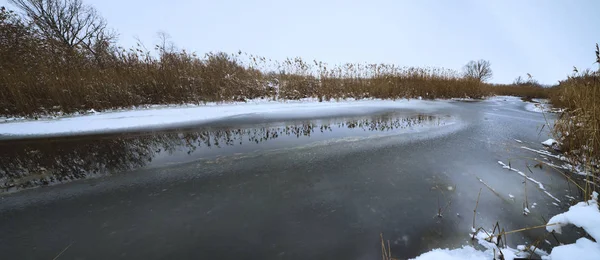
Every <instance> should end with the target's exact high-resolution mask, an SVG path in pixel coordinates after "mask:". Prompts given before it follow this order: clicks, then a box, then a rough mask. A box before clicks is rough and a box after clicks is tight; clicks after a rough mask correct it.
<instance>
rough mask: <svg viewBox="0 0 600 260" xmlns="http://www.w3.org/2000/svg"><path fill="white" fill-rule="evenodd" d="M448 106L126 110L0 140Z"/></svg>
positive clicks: (379, 103) (22, 130)
mask: <svg viewBox="0 0 600 260" xmlns="http://www.w3.org/2000/svg"><path fill="white" fill-rule="evenodd" d="M448 106H451V104H450V103H449V102H447V101H423V100H416V99H412V100H397V101H392V100H376V99H372V100H347V101H341V102H335V101H330V102H318V101H317V100H313V99H306V100H301V101H291V102H276V101H268V100H254V101H251V102H247V103H232V104H207V105H202V106H193V105H186V106H180V107H155V108H149V109H135V110H130V111H115V112H106V113H98V112H93V113H92V114H88V115H82V116H71V117H60V118H54V119H52V118H47V119H41V120H10V121H6V122H5V123H0V136H4V137H9V138H10V137H11V136H21V137H22V136H31V137H33V136H39V135H46V136H48V135H51V136H58V135H69V134H74V133H77V134H89V133H101V132H108V131H123V130H132V129H140V128H156V127H168V126H176V125H184V124H200V123H204V122H209V121H212V120H218V119H223V118H227V117H238V116H250V115H251V116H259V117H260V118H263V119H279V118H285V119H288V120H293V119H304V118H312V117H333V116H346V115H360V114H367V113H373V112H377V111H383V110H391V109H418V110H419V112H425V113H426V112H428V111H434V110H436V109H440V108H444V107H448Z"/></svg>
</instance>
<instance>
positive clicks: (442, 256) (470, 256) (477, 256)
mask: <svg viewBox="0 0 600 260" xmlns="http://www.w3.org/2000/svg"><path fill="white" fill-rule="evenodd" d="M493 255H494V254H493V253H491V254H490V252H487V251H486V252H483V251H479V250H477V249H475V248H473V247H472V246H464V247H462V248H458V249H452V250H450V249H439V248H438V249H434V250H431V251H429V252H427V253H424V254H422V255H420V256H417V257H416V258H414V259H415V260H463V259H464V260H482V259H492V258H493Z"/></svg>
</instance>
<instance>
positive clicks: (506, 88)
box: [485, 83, 555, 102]
mask: <svg viewBox="0 0 600 260" xmlns="http://www.w3.org/2000/svg"><path fill="white" fill-rule="evenodd" d="M485 89H486V90H487V92H488V93H489V94H490V95H501V96H517V97H522V98H523V100H524V101H530V102H531V101H532V99H533V98H550V96H551V94H552V92H553V91H555V88H550V87H542V86H540V85H537V84H527V83H524V84H510V85H500V84H495V85H487V86H486V88H485Z"/></svg>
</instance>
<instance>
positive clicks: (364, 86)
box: [0, 10, 485, 117]
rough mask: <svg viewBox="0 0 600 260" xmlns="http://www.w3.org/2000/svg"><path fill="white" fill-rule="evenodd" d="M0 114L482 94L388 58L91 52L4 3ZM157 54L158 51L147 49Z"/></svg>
mask: <svg viewBox="0 0 600 260" xmlns="http://www.w3.org/2000/svg"><path fill="white" fill-rule="evenodd" d="M0 43H1V44H0V57H3V58H2V59H0V115H2V116H29V117H31V116H36V115H41V114H52V113H57V112H64V113H73V112H80V111H87V110H89V109H95V110H104V109H114V108H127V107H131V106H142V105H150V104H181V103H197V104H201V103H204V102H229V101H244V100H247V99H252V98H259V97H264V98H272V99H299V98H307V97H313V98H319V99H321V100H329V99H332V98H334V99H343V98H366V97H372V98H389V99H396V98H415V97H423V98H426V99H431V98H452V97H473V98H480V97H482V96H484V95H485V92H484V91H483V89H482V83H481V82H480V81H479V80H473V79H470V78H466V77H463V75H462V74H461V73H459V72H457V71H453V70H447V69H441V68H411V67H398V66H395V65H391V64H343V65H335V66H330V65H327V64H325V63H322V62H318V61H311V62H306V61H304V60H302V59H300V58H295V59H287V60H285V61H279V62H278V61H271V60H268V59H266V58H264V57H257V56H254V55H247V54H243V53H241V52H239V53H235V54H225V53H208V54H206V55H204V56H197V55H196V54H193V53H188V52H186V51H185V50H177V49H176V48H174V47H168V48H167V47H165V46H167V45H166V44H163V46H156V48H155V51H153V52H150V51H148V50H147V49H146V48H145V47H144V46H143V44H138V46H136V47H135V48H131V49H124V48H121V47H117V46H112V45H109V43H106V45H103V46H99V48H100V49H98V50H96V52H94V55H90V53H89V52H86V51H85V50H79V49H69V48H65V47H64V46H62V45H61V44H60V43H57V42H54V41H51V40H48V39H45V38H43V37H42V36H40V35H39V34H38V33H37V32H36V31H35V30H34V29H32V28H31V27H29V25H27V24H25V23H24V22H22V21H21V20H20V18H19V17H18V16H16V15H14V14H13V13H11V12H10V11H7V10H2V12H1V14H0ZM151 53H156V54H151Z"/></svg>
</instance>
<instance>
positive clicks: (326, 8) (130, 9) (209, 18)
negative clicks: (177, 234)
mask: <svg viewBox="0 0 600 260" xmlns="http://www.w3.org/2000/svg"><path fill="white" fill-rule="evenodd" d="M83 1H84V2H85V3H88V4H91V5H92V6H94V7H96V8H97V9H98V10H99V11H100V13H101V14H102V15H103V16H104V17H105V18H106V20H107V21H108V23H109V25H110V26H111V27H112V28H114V29H115V30H116V31H118V33H119V35H120V37H119V41H120V44H122V45H124V46H128V47H129V46H133V45H134V44H135V42H136V40H135V37H139V39H141V40H142V41H143V42H144V43H145V45H147V46H148V47H151V46H153V44H156V43H157V32H158V31H164V32H167V33H168V34H169V35H170V36H171V37H172V41H173V42H175V43H176V45H177V46H178V47H180V48H185V49H187V50H190V51H195V52H197V53H199V54H201V53H205V52H208V51H225V52H228V53H233V52H237V51H238V50H242V51H245V52H248V53H253V54H257V55H261V56H265V57H267V58H273V59H284V58H286V57H296V56H300V57H302V58H305V59H307V60H313V59H317V60H320V61H323V62H328V63H335V64H337V63H345V62H369V63H394V64H397V65H401V66H437V67H445V68H451V69H460V68H461V67H462V66H463V65H464V64H465V63H467V62H468V61H469V60H473V59H486V60H490V61H491V63H492V68H493V71H494V78H493V79H492V82H498V83H510V82H511V81H512V80H513V79H514V78H516V77H517V76H519V75H525V74H526V73H530V74H532V75H533V76H534V78H536V79H538V80H539V81H540V82H541V83H545V84H553V83H556V82H557V80H559V79H564V78H565V77H566V75H567V74H569V73H571V71H572V69H573V66H577V67H578V68H592V67H594V66H595V65H594V64H593V62H594V58H595V57H594V46H595V43H596V42H600V15H598V10H600V1H598V0H577V1H559V0H547V1H543V0H539V1H533V0H531V1H527V0H525V1H512V0H509V1H506V0H503V1H500V0H498V1H479V0H464V1H462V0H456V1H445V0H440V1H429V0H421V1H416V0H415V1H401V0H363V1H350V0H348V1H332V0H302V1H285V0H237V1H227V0H210V1H203V0H202V1H198V0H168V1H166V0H83ZM6 3H7V0H0V5H6Z"/></svg>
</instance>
